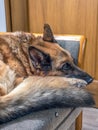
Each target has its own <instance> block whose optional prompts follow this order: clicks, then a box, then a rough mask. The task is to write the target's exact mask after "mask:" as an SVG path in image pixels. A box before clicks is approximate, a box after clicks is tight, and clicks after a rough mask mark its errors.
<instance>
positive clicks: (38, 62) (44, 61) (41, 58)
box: [29, 46, 52, 72]
mask: <svg viewBox="0 0 98 130" xmlns="http://www.w3.org/2000/svg"><path fill="white" fill-rule="evenodd" d="M29 55H30V59H31V61H32V64H33V66H34V68H36V69H39V70H42V71H45V72H47V71H50V70H51V69H52V66H51V58H50V55H49V54H46V53H44V52H42V51H40V50H39V49H37V48H35V47H33V46H30V47H29Z"/></svg>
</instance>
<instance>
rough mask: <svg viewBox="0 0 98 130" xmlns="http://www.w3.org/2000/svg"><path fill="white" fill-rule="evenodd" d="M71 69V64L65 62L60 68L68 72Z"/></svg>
mask: <svg viewBox="0 0 98 130" xmlns="http://www.w3.org/2000/svg"><path fill="white" fill-rule="evenodd" d="M71 68H72V67H71V64H70V63H68V62H66V63H65V64H63V66H62V70H70V69H71Z"/></svg>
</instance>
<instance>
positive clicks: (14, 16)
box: [5, 0, 29, 31]
mask: <svg viewBox="0 0 98 130" xmlns="http://www.w3.org/2000/svg"><path fill="white" fill-rule="evenodd" d="M27 1H28V0H5V9H6V19H7V31H28V25H29V24H28V6H27V4H28V2H27Z"/></svg>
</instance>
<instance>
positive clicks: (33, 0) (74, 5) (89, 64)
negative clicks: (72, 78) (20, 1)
mask: <svg viewBox="0 0 98 130" xmlns="http://www.w3.org/2000/svg"><path fill="white" fill-rule="evenodd" d="M97 5H98V0H62V1H61V0H28V7H29V29H30V32H36V33H41V32H42V31H43V29H42V27H43V24H44V23H49V24H50V25H51V27H52V28H53V30H54V33H55V34H58V33H59V34H83V35H85V36H86V38H87V46H86V52H85V59H84V61H85V62H84V69H85V70H86V71H87V72H88V73H90V74H91V75H92V76H93V77H95V78H96V79H98V74H96V69H95V66H96V58H97V57H96V51H95V49H96V44H97V43H96V40H97V20H98V18H97V14H98V11H97V9H98V7H97ZM97 72H98V70H97Z"/></svg>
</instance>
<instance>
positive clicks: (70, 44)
mask: <svg viewBox="0 0 98 130" xmlns="http://www.w3.org/2000/svg"><path fill="white" fill-rule="evenodd" d="M57 42H58V43H59V44H60V45H61V46H62V47H63V48H64V49H66V50H68V51H69V52H70V53H71V55H72V57H73V58H74V60H75V63H76V64H77V63H78V55H79V47H80V42H79V41H69V40H66V41H65V40H57Z"/></svg>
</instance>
